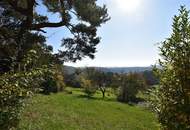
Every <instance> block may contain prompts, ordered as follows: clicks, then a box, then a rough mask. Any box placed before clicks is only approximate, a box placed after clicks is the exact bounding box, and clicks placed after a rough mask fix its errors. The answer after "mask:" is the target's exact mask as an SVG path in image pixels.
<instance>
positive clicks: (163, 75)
mask: <svg viewBox="0 0 190 130" xmlns="http://www.w3.org/2000/svg"><path fill="white" fill-rule="evenodd" d="M179 12H180V14H179V15H178V16H174V18H173V21H174V22H173V32H172V35H171V36H170V38H168V39H167V40H165V41H164V42H163V43H162V46H161V47H160V51H161V56H162V59H161V60H160V65H161V67H162V69H161V70H158V71H157V72H158V74H159V76H160V86H159V89H158V92H157V93H156V96H157V97H156V98H157V102H154V104H153V105H154V108H155V109H154V110H155V111H156V112H157V114H158V119H159V122H160V123H161V124H162V126H163V128H164V129H166V130H188V129H190V20H189V11H187V9H186V8H185V7H184V6H181V8H180V10H179Z"/></svg>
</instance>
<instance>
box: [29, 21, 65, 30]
mask: <svg viewBox="0 0 190 130" xmlns="http://www.w3.org/2000/svg"><path fill="white" fill-rule="evenodd" d="M65 25H66V23H65V22H63V21H60V22H57V23H49V22H43V23H39V24H32V25H31V28H30V29H31V30H39V29H41V28H46V27H61V26H65Z"/></svg>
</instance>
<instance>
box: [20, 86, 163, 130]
mask: <svg viewBox="0 0 190 130" xmlns="http://www.w3.org/2000/svg"><path fill="white" fill-rule="evenodd" d="M69 91H72V94H68V93H58V94H51V95H48V96H46V95H37V96H35V97H33V99H32V100H31V103H30V104H29V105H28V106H27V107H26V109H25V111H24V113H23V115H22V120H21V123H20V128H19V130H158V129H159V126H158V123H157V121H156V118H155V115H154V114H153V113H151V112H150V111H148V110H146V109H145V108H142V107H139V106H130V105H127V104H124V103H119V102H117V101H116V99H115V97H114V96H113V95H112V94H110V95H109V97H108V96H107V97H106V99H104V100H102V98H101V93H100V92H97V93H96V94H95V96H94V97H93V98H90V99H88V98H86V97H85V96H84V94H83V93H82V92H81V90H80V89H72V90H71V89H70V90H69Z"/></svg>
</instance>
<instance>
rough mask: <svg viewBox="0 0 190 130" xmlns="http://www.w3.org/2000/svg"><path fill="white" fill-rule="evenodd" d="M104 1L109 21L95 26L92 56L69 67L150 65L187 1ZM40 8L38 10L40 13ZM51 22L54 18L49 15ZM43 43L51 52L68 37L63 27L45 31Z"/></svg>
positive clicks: (155, 58)
mask: <svg viewBox="0 0 190 130" xmlns="http://www.w3.org/2000/svg"><path fill="white" fill-rule="evenodd" d="M98 4H100V5H102V4H106V5H107V7H108V11H109V15H110V16H111V20H110V21H108V22H107V23H106V24H104V25H102V27H101V28H99V29H98V35H99V36H101V43H100V44H99V45H98V47H97V53H96V54H95V56H96V57H95V59H93V60H91V59H88V58H85V59H83V60H82V61H78V62H77V63H65V64H66V65H72V66H103V67H121V66H122V67H124V66H150V65H153V64H155V63H156V61H157V60H158V58H159V55H158V53H159V51H158V44H157V43H159V42H161V41H163V40H164V39H165V38H167V37H169V35H170V33H171V25H172V18H173V16H174V15H175V14H178V9H179V7H180V5H186V7H187V8H188V9H189V10H190V0H98ZM44 10H45V9H43V7H42V8H39V9H38V11H39V12H42V13H44ZM49 16H50V17H51V20H52V21H56V20H57V19H55V18H54V17H53V16H51V15H49ZM47 31H48V33H47V34H46V36H47V37H48V38H47V42H48V43H49V44H51V45H53V47H54V49H55V51H56V50H57V49H59V48H60V43H61V39H62V38H63V37H67V36H68V32H67V31H65V29H64V28H58V29H51V30H49V29H48V30H47Z"/></svg>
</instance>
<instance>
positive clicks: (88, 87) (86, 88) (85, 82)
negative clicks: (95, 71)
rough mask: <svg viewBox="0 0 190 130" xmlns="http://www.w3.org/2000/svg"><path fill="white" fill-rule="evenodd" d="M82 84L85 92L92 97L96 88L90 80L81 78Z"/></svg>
mask: <svg viewBox="0 0 190 130" xmlns="http://www.w3.org/2000/svg"><path fill="white" fill-rule="evenodd" d="M81 85H82V86H83V88H84V93H85V94H87V96H88V97H91V96H93V95H94V94H95V92H96V88H95V87H94V86H93V85H92V83H91V81H90V80H88V79H85V78H81Z"/></svg>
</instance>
